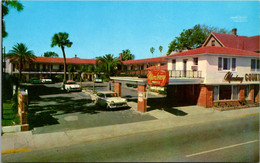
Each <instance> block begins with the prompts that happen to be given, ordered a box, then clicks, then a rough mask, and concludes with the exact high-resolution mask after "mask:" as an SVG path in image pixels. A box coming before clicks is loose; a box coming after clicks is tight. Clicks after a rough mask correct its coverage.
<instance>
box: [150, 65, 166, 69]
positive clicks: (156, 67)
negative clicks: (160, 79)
mask: <svg viewBox="0 0 260 163" xmlns="http://www.w3.org/2000/svg"><path fill="white" fill-rule="evenodd" d="M145 70H168V65H162V66H151V67H148V68H146V69H145Z"/></svg>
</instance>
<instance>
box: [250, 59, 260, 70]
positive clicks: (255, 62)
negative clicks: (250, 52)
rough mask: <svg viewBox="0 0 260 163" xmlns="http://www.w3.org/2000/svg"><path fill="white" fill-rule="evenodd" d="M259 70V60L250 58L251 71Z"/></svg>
mask: <svg viewBox="0 0 260 163" xmlns="http://www.w3.org/2000/svg"><path fill="white" fill-rule="evenodd" d="M256 70H257V71H260V60H259V59H251V71H256Z"/></svg>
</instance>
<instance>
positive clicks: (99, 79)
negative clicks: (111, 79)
mask: <svg viewBox="0 0 260 163" xmlns="http://www.w3.org/2000/svg"><path fill="white" fill-rule="evenodd" d="M102 82H103V81H102V79H101V78H98V77H97V78H95V83H102Z"/></svg>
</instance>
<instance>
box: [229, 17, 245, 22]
mask: <svg viewBox="0 0 260 163" xmlns="http://www.w3.org/2000/svg"><path fill="white" fill-rule="evenodd" d="M230 19H231V20H232V21H234V22H239V23H241V22H247V16H231V17H230Z"/></svg>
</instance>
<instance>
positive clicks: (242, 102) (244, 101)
mask: <svg viewBox="0 0 260 163" xmlns="http://www.w3.org/2000/svg"><path fill="white" fill-rule="evenodd" d="M239 103H240V105H247V101H246V100H245V99H244V100H240V101H239Z"/></svg>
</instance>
